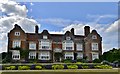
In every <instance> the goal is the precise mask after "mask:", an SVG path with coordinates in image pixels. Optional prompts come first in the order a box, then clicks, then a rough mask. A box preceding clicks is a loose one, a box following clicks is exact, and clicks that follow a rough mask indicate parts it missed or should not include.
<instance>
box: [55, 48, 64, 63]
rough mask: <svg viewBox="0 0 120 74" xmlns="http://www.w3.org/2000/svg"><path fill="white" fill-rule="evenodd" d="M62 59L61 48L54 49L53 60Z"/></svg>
mask: <svg viewBox="0 0 120 74" xmlns="http://www.w3.org/2000/svg"><path fill="white" fill-rule="evenodd" d="M61 61H62V49H59V48H56V49H54V62H61Z"/></svg>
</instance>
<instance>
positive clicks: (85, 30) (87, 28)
mask: <svg viewBox="0 0 120 74" xmlns="http://www.w3.org/2000/svg"><path fill="white" fill-rule="evenodd" d="M89 33H90V27H89V26H85V27H84V34H85V36H86V37H87V36H88V34H89Z"/></svg>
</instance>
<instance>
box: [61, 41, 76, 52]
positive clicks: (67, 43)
mask: <svg viewBox="0 0 120 74" xmlns="http://www.w3.org/2000/svg"><path fill="white" fill-rule="evenodd" d="M62 46H63V50H74V43H73V41H65V42H63V44H62Z"/></svg>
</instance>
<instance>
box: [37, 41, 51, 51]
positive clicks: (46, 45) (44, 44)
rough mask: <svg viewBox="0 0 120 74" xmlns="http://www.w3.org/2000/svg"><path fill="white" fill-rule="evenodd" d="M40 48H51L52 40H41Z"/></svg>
mask: <svg viewBox="0 0 120 74" xmlns="http://www.w3.org/2000/svg"><path fill="white" fill-rule="evenodd" d="M39 50H51V42H50V41H49V40H41V41H39Z"/></svg>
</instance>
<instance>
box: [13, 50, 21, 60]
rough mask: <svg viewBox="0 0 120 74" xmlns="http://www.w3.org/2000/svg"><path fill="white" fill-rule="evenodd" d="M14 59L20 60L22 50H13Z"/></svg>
mask: <svg viewBox="0 0 120 74" xmlns="http://www.w3.org/2000/svg"><path fill="white" fill-rule="evenodd" d="M12 59H13V60H19V59H20V51H19V50H13V51H12Z"/></svg>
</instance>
